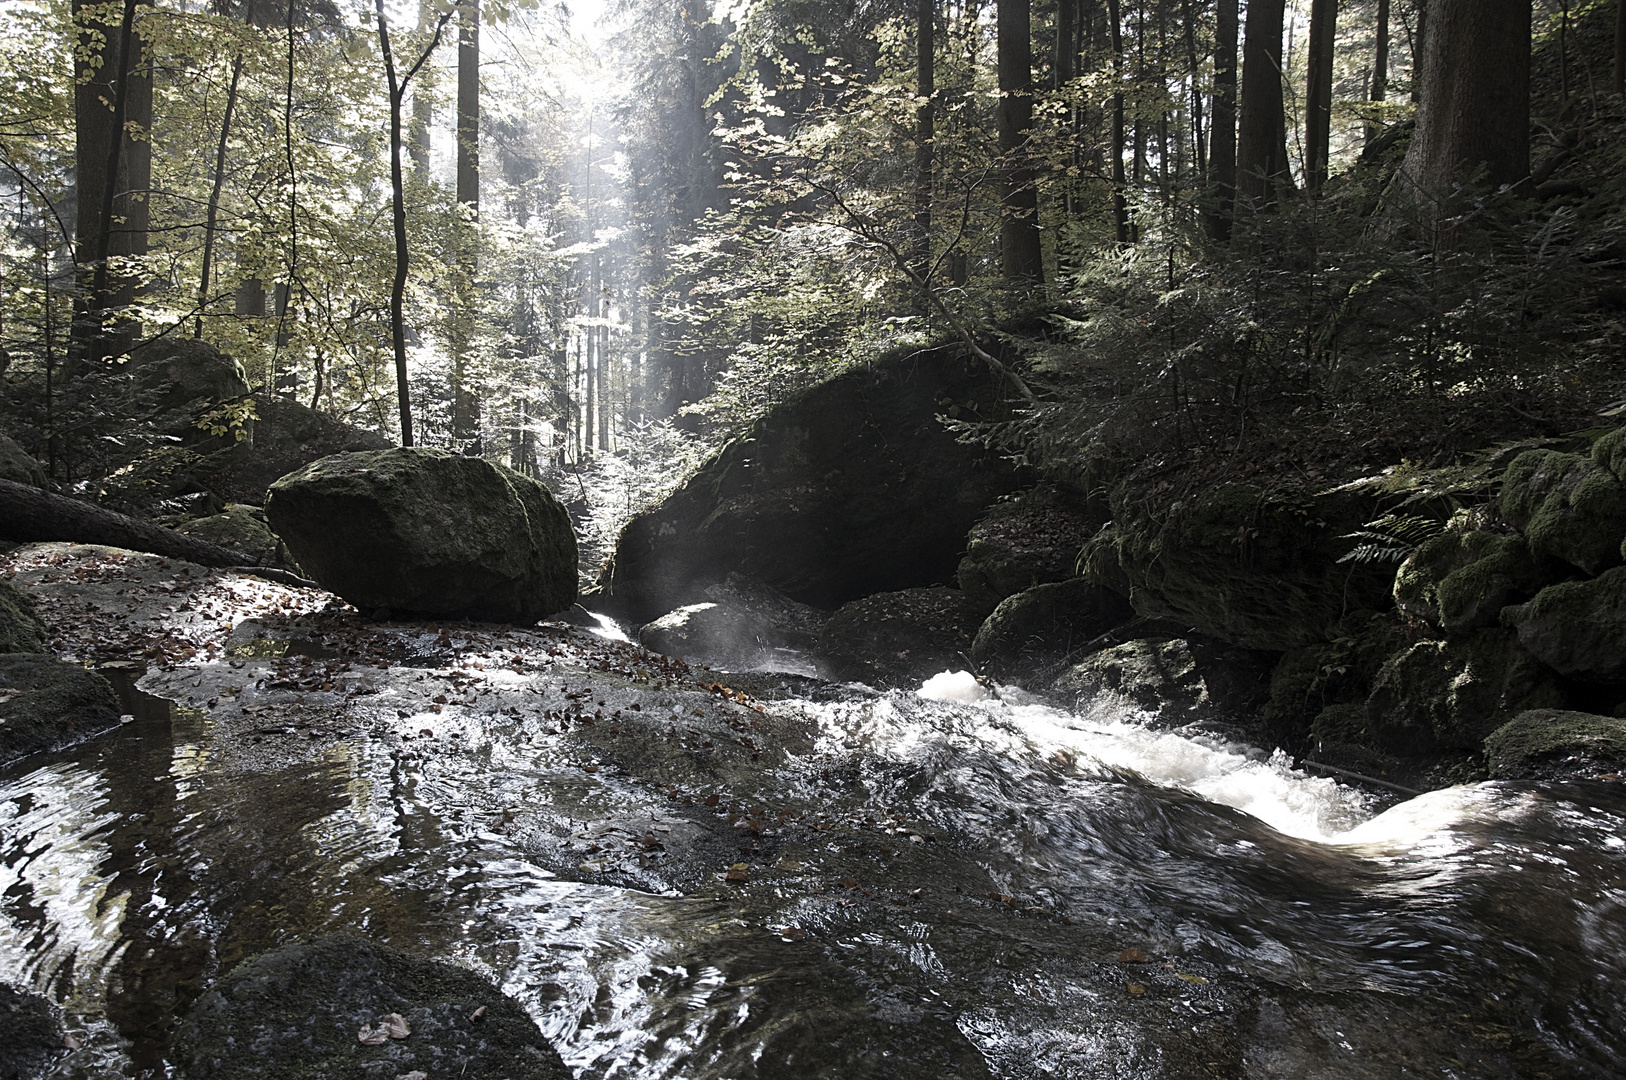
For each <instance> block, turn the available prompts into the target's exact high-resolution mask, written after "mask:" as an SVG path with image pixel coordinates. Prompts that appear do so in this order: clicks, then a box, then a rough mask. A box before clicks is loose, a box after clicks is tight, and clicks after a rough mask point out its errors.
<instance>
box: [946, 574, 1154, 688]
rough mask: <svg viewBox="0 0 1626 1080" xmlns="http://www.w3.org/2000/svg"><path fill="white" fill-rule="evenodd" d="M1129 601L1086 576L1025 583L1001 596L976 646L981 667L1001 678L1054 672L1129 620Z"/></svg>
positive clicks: (974, 654)
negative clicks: (1070, 656)
mask: <svg viewBox="0 0 1626 1080" xmlns="http://www.w3.org/2000/svg"><path fill="white" fill-rule="evenodd" d="M1133 615H1134V611H1133V610H1132V609H1131V608H1130V606H1129V603H1128V601H1126V600H1125V599H1124V598H1123V597H1122V596H1120V595H1118V594H1117V593H1115V592H1113V591H1112V590H1110V589H1105V588H1102V587H1101V586H1099V585H1096V584H1094V583H1092V582H1090V581H1086V580H1084V579H1082V578H1072V579H1069V580H1067V581H1056V582H1050V583H1048V584H1045V585H1035V586H1033V587H1032V588H1030V589H1024V590H1022V591H1021V592H1019V593H1017V594H1016V595H1014V596H1008V597H1006V598H1005V599H1004V600H1002V601H1000V604H999V606H998V607H996V608H995V609H994V611H993V614H991V615H989V616H988V618H987V619H985V620H983V623H982V625H981V626H980V627H979V628H978V629H977V637H976V640H975V642H973V643H972V646H971V658H972V659H973V660H975V661H976V664H977V668H978V670H979V671H981V672H982V673H984V674H986V675H990V676H993V677H994V678H998V679H1018V678H1022V677H1024V676H1029V675H1033V674H1048V673H1049V672H1051V671H1053V670H1054V668H1055V667H1056V666H1058V665H1059V664H1060V663H1061V662H1062V661H1063V660H1064V659H1065V658H1066V656H1067V655H1068V654H1069V653H1071V652H1073V651H1074V650H1076V649H1078V648H1079V647H1080V646H1082V645H1084V644H1085V643H1086V642H1089V641H1091V640H1092V639H1094V638H1097V637H1100V636H1101V635H1102V634H1104V633H1106V632H1107V631H1108V630H1111V629H1112V628H1113V627H1116V626H1121V625H1122V624H1123V623H1125V622H1128V621H1129V619H1130V618H1132V617H1133Z"/></svg>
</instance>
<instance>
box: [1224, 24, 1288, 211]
mask: <svg viewBox="0 0 1626 1080" xmlns="http://www.w3.org/2000/svg"><path fill="white" fill-rule="evenodd" d="M1284 9H1285V0H1249V3H1248V25H1247V30H1246V32H1245V34H1244V36H1243V45H1242V50H1243V51H1242V123H1241V127H1240V130H1239V132H1238V134H1237V147H1236V171H1237V207H1238V209H1242V208H1244V207H1250V208H1262V207H1265V206H1268V205H1270V204H1271V203H1273V202H1274V201H1275V200H1276V193H1277V190H1278V189H1279V188H1280V187H1282V186H1283V185H1284V184H1286V183H1287V182H1288V176H1289V174H1288V171H1287V168H1288V166H1287V128H1286V113H1285V112H1284V110H1283V108H1282V16H1283V14H1284Z"/></svg>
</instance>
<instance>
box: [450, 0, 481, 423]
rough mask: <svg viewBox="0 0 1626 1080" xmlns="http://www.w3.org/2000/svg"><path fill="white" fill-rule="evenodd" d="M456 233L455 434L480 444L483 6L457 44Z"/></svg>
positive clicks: (470, 7) (461, 15)
mask: <svg viewBox="0 0 1626 1080" xmlns="http://www.w3.org/2000/svg"><path fill="white" fill-rule="evenodd" d="M457 206H458V210H459V213H460V216H461V217H462V218H463V219H464V220H463V221H461V222H459V225H458V228H457V237H458V252H457V278H458V282H457V284H458V296H457V307H458V310H457V311H456V312H454V313H453V319H452V321H453V327H454V330H453V333H454V339H453V341H452V434H453V437H454V438H456V439H458V440H460V441H467V440H478V438H479V434H480V399H479V396H478V395H477V394H476V393H475V392H474V389H473V388H472V387H471V386H470V379H469V363H468V359H469V350H470V348H471V347H472V345H473V341H474V322H475V310H474V309H475V296H476V292H475V288H474V277H475V275H476V274H477V273H478V272H479V263H478V234H479V222H480V3H479V0H469V2H468V3H467V4H466V5H464V6H463V7H462V8H460V9H459V11H458V40H457Z"/></svg>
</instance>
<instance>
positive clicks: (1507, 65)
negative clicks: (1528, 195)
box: [1401, 0, 1531, 200]
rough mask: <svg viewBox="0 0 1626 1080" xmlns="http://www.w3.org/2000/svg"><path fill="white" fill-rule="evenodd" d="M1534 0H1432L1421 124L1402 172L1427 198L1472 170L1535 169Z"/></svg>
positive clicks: (1515, 175)
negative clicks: (1532, 110)
mask: <svg viewBox="0 0 1626 1080" xmlns="http://www.w3.org/2000/svg"><path fill="white" fill-rule="evenodd" d="M1530 29H1531V27H1530V0H1432V3H1430V5H1429V8H1428V33H1427V36H1425V37H1424V39H1423V43H1422V50H1423V55H1422V63H1421V78H1420V83H1421V95H1420V96H1421V101H1420V102H1419V104H1418V109H1417V131H1416V133H1415V134H1414V135H1413V136H1412V141H1411V146H1410V148H1409V149H1408V150H1407V151H1406V160H1405V164H1404V165H1403V167H1402V170H1401V174H1402V176H1403V177H1404V178H1405V183H1406V184H1407V185H1408V186H1409V187H1410V188H1411V189H1412V191H1413V192H1414V194H1415V195H1416V196H1417V197H1419V198H1421V199H1423V200H1434V199H1439V198H1441V197H1443V196H1445V195H1446V194H1448V193H1449V192H1450V191H1451V190H1452V189H1453V187H1454V186H1455V185H1456V184H1458V183H1459V182H1461V181H1462V180H1464V179H1465V178H1467V177H1468V176H1469V174H1471V173H1474V172H1476V171H1478V170H1483V173H1482V176H1483V179H1484V181H1485V182H1486V183H1489V184H1492V185H1496V186H1500V185H1506V184H1516V183H1518V182H1519V181H1521V180H1523V179H1525V178H1526V177H1527V176H1529V175H1530Z"/></svg>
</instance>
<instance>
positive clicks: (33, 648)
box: [0, 581, 45, 653]
mask: <svg viewBox="0 0 1626 1080" xmlns="http://www.w3.org/2000/svg"><path fill="white" fill-rule="evenodd" d="M44 651H45V623H44V622H43V621H42V620H41V619H40V617H39V613H38V612H37V611H35V610H34V601H33V600H31V599H29V596H28V594H27V593H25V592H23V591H22V590H21V589H18V588H16V587H15V586H13V585H12V584H10V583H9V582H5V581H0V653H37V652H44Z"/></svg>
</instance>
